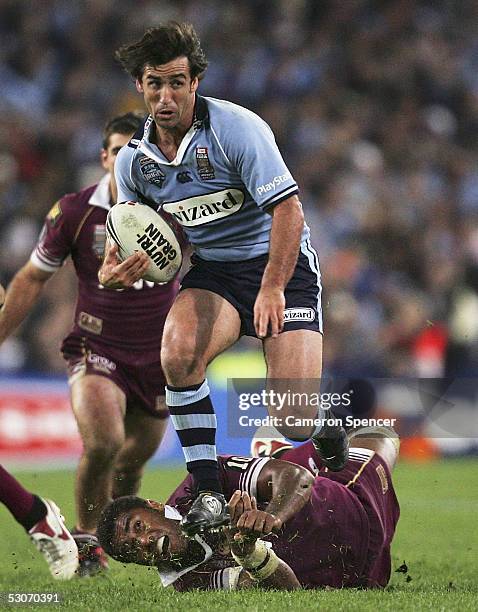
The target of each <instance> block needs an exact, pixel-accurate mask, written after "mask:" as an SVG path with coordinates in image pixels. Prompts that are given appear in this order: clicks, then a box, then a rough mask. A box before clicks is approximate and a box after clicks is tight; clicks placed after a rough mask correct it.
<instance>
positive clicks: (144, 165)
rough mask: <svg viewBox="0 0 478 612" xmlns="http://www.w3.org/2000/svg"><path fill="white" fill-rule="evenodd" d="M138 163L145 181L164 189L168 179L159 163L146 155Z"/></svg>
mask: <svg viewBox="0 0 478 612" xmlns="http://www.w3.org/2000/svg"><path fill="white" fill-rule="evenodd" d="M138 161H139V167H140V169H141V174H142V175H143V176H144V178H145V180H146V181H148V183H153V185H156V186H158V187H162V186H163V183H164V181H165V179H166V175H165V174H164V172H163V171H162V170H161V168H160V167H159V164H158V162H156V161H154V159H151V158H150V157H146V155H144V156H143V157H140V158H139V160H138Z"/></svg>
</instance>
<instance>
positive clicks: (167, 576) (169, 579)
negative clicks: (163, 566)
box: [159, 505, 212, 587]
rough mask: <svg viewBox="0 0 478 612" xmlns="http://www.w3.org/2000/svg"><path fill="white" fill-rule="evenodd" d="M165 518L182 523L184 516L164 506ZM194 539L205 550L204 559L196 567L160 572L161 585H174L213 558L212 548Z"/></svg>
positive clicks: (197, 538)
mask: <svg viewBox="0 0 478 612" xmlns="http://www.w3.org/2000/svg"><path fill="white" fill-rule="evenodd" d="M164 516H165V517H166V518H168V519H172V520H173V521H180V520H181V519H182V516H181V515H180V514H179V512H178V511H177V510H176V508H173V507H172V506H168V505H166V506H164ZM194 539H195V540H196V542H197V543H198V544H200V545H201V546H202V548H203V550H204V559H203V560H202V561H199V563H196V564H195V565H190V566H189V567H185V568H184V569H182V570H181V571H179V572H176V571H174V570H159V577H160V578H161V584H162V585H163V587H167V586H169V585H170V584H173V582H175V581H176V580H177V579H178V578H179V577H180V576H183V575H184V574H187V573H188V572H190V571H191V570H193V569H195V568H196V567H198V566H199V565H202V564H203V563H204V562H205V561H207V560H208V559H210V558H211V556H212V548H211V547H210V546H209V545H208V544H207V543H206V542H205V541H204V540H203V539H202V538H200V537H199V536H198V535H196V536H194Z"/></svg>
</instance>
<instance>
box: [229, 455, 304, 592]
mask: <svg viewBox="0 0 478 612" xmlns="http://www.w3.org/2000/svg"><path fill="white" fill-rule="evenodd" d="M313 482H314V477H313V476H312V475H311V474H310V472H309V471H308V470H306V469H305V468H303V467H301V466H298V465H295V464H293V463H288V462H287V461H279V460H274V459H272V460H270V461H268V462H267V463H266V464H265V466H264V467H263V468H262V470H261V473H260V474H259V478H258V480H257V496H258V501H259V503H260V504H267V505H266V507H265V510H259V509H258V507H257V502H256V500H255V499H254V498H252V499H251V497H250V496H249V494H248V493H247V492H242V493H241V491H235V492H234V493H233V495H232V497H231V499H230V501H229V508H230V511H231V524H232V525H233V526H234V527H235V528H236V530H237V531H236V533H235V535H234V536H233V537H232V538H231V540H230V545H231V552H232V553H233V555H234V558H235V559H236V561H237V562H238V563H240V565H242V567H243V568H244V571H243V572H241V574H240V576H239V581H238V587H242V588H247V586H251V585H254V584H255V585H258V584H260V586H261V587H265V588H275V589H288V590H290V589H297V588H300V583H299V581H298V580H297V577H296V576H295V574H294V571H293V570H292V568H291V567H290V566H289V565H287V563H285V562H284V561H283V560H282V559H280V558H279V557H277V555H276V554H275V552H274V551H273V550H272V549H268V548H267V547H266V545H265V543H264V542H262V541H261V540H257V538H258V537H260V536H263V535H268V534H270V533H272V532H277V531H279V529H280V528H281V527H282V525H283V524H284V523H285V522H286V521H287V520H289V519H290V518H292V517H293V516H294V515H295V514H297V513H298V512H299V511H300V510H301V509H302V508H303V507H304V505H305V504H306V503H307V502H308V501H309V499H310V495H311V492H312V484H313Z"/></svg>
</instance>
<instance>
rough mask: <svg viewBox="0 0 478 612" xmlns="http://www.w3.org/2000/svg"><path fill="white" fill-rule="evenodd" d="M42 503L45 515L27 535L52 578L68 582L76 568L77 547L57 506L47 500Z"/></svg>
mask: <svg viewBox="0 0 478 612" xmlns="http://www.w3.org/2000/svg"><path fill="white" fill-rule="evenodd" d="M42 501H43V503H44V504H45V506H46V507H47V514H46V516H45V518H43V519H42V520H41V521H39V522H38V523H37V524H36V525H34V526H33V527H32V528H31V529H30V530H29V532H28V533H29V535H30V538H31V540H32V541H33V543H34V544H35V546H36V547H37V548H38V550H39V551H40V552H41V554H42V555H43V557H44V558H45V561H46V562H47V563H48V567H49V568H50V572H51V575H52V576H53V578H55V580H70V578H73V576H74V575H75V572H76V570H77V568H78V562H79V561H78V547H77V545H76V542H75V540H74V539H73V537H72V535H71V533H70V532H69V531H68V529H67V528H66V527H65V523H64V518H63V516H62V515H61V512H60V509H59V508H58V506H57V505H56V504H55V503H54V502H52V501H51V500H49V499H43V498H42Z"/></svg>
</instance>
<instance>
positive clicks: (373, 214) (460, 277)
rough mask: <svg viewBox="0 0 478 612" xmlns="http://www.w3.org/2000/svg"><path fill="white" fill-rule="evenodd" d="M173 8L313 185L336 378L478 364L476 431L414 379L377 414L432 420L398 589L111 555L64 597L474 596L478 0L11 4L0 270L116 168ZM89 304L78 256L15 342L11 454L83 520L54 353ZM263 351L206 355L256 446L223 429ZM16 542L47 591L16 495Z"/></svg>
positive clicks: (428, 372) (310, 194) (409, 472)
mask: <svg viewBox="0 0 478 612" xmlns="http://www.w3.org/2000/svg"><path fill="white" fill-rule="evenodd" d="M170 18H173V19H178V20H183V19H187V20H190V21H192V22H193V23H194V24H195V26H196V28H197V29H198V31H199V33H200V35H201V38H202V42H203V46H204V49H205V51H206V53H207V56H208V58H209V61H210V66H209V69H208V72H207V75H206V78H205V79H204V81H203V83H202V84H201V91H202V93H203V94H206V95H208V94H209V95H212V96H215V97H225V98H228V99H230V100H233V101H235V102H238V103H239V104H243V105H245V106H247V107H249V108H251V109H253V110H256V111H257V112H258V113H259V114H260V115H262V116H263V117H264V118H265V119H266V120H267V121H268V122H269V123H270V124H271V126H272V128H273V130H274V132H275V134H276V137H277V140H278V142H279V145H280V147H281V149H282V151H283V153H284V157H285V159H286V161H287V163H288V165H289V166H290V168H291V170H292V172H293V174H294V176H295V177H296V179H297V181H298V183H299V184H300V187H301V200H302V202H303V205H304V208H305V211H306V215H307V218H308V221H309V225H310V226H311V229H312V234H313V240H314V243H315V246H316V248H317V249H318V251H319V253H320V257H321V267H322V274H323V279H324V285H325V288H326V289H325V293H324V315H325V323H326V332H327V335H326V343H325V363H326V371H327V373H331V374H334V375H336V376H340V377H346V378H357V377H361V376H369V377H379V378H381V379H387V380H388V381H391V382H392V384H391V390H392V391H396V389H394V388H393V381H398V380H399V379H400V378H401V377H447V378H448V379H450V378H452V377H463V378H464V379H465V378H467V379H468V380H470V381H471V383H472V384H471V390H470V391H469V392H468V397H467V398H458V399H457V400H456V401H455V402H454V403H452V408H453V409H452V410H449V411H448V412H449V414H448V416H449V417H451V419H452V420H454V419H455V420H456V418H458V416H459V418H460V419H461V421H462V423H464V425H465V427H467V435H466V436H456V435H453V436H451V437H450V436H449V435H448V436H447V433H446V430H445V431H443V430H441V432H440V435H439V436H438V435H437V436H436V437H435V438H434V439H433V438H432V439H428V441H427V439H426V438H427V434H428V435H430V432H429V431H428V432H427V431H426V428H423V427H422V425H421V424H420V420H421V417H420V409H419V407H418V406H419V401H418V399H419V398H417V396H416V395H415V396H414V397H412V398H411V399H410V397H408V400H407V401H405V399H406V397H407V396H406V394H404V393H403V392H402V391H400V389H399V392H398V393H397V392H394V393H390V394H389V395H388V396H387V397H388V402H386V403H387V405H386V406H381V407H380V408H381V409H383V410H385V409H388V410H389V411H391V412H392V413H393V414H397V415H398V416H399V418H400V425H401V426H403V429H404V432H405V433H406V432H407V427H406V425H407V421H408V422H409V423H412V424H413V425H414V426H413V427H412V428H411V430H409V431H413V432H415V431H416V430H417V427H416V426H417V424H418V430H420V427H422V429H421V435H419V436H418V437H412V438H410V437H407V436H405V438H406V444H405V445H404V446H403V449H404V455H405V456H407V455H408V458H413V459H415V460H416V459H422V462H421V463H420V464H417V463H416V462H415V463H410V462H408V461H402V462H401V463H400V465H399V466H398V468H397V470H396V475H395V481H396V488H397V491H398V495H399V498H400V503H401V507H402V517H401V520H400V523H399V529H398V533H397V537H396V540H395V542H394V546H393V549H392V552H393V569H394V570H395V571H394V572H393V574H392V584H391V586H390V588H389V589H387V592H386V593H367V592H352V593H341V592H330V591H326V592H323V593H299V594H293V595H292V594H291V595H289V594H285V593H276V594H274V593H270V594H268V595H267V600H265V599H264V598H263V596H262V595H261V594H260V593H259V594H254V593H252V594H247V595H245V594H241V593H237V594H229V593H224V594H214V595H212V594H207V593H206V594H203V596H201V594H191V595H190V596H189V595H184V596H183V597H182V598H181V600H180V601H179V600H178V598H177V596H176V595H175V594H174V593H171V592H170V591H166V592H162V591H159V590H158V581H157V576H155V575H151V574H150V573H148V572H145V571H144V569H143V568H131V567H128V568H123V567H122V566H121V565H119V564H114V563H113V564H112V565H113V566H114V570H115V571H112V572H110V573H109V575H108V577H107V579H105V580H97V581H95V582H94V583H93V582H88V581H86V582H85V581H75V583H74V584H73V583H68V584H66V585H56V584H55V585H54V586H55V590H59V591H60V593H63V596H64V598H65V600H66V602H67V604H68V609H69V610H83V609H90V610H92V609H105V610H106V609H117V608H118V607H122V608H124V609H125V610H126V609H128V610H129V609H131V610H144V609H147V610H150V609H154V608H157V606H158V601H160V602H161V606H162V609H164V610H168V609H178V606H179V608H180V609H186V608H187V609H190V610H196V609H200V608H201V609H204V607H207V608H208V609H209V610H224V609H230V610H236V609H237V610H238V611H239V610H244V609H248V608H250V609H254V610H265V609H267V610H270V609H273V608H274V609H277V610H282V609H294V610H296V609H297V608H299V607H302V608H304V609H312V608H314V609H317V607H319V606H320V607H321V608H322V609H324V610H332V609H333V610H341V609H357V610H360V611H362V610H363V611H365V610H376V609H377V608H378V607H380V609H381V610H397V609H402V610H418V609H427V610H431V609H448V610H450V609H453V610H455V609H456V610H475V609H476V548H477V546H478V542H477V532H476V528H475V527H474V525H475V524H476V510H477V508H478V499H477V492H476V481H477V479H476V474H477V463H476V458H447V459H446V460H445V459H442V458H439V455H443V454H445V455H455V454H460V455H461V454H474V453H476V450H477V445H476V438H478V433H477V431H476V427H477V423H478V411H477V410H476V405H475V404H476V397H475V395H476V391H475V389H474V387H475V386H476V385H474V380H475V376H476V370H477V368H478V163H477V161H478V159H477V158H478V150H477V146H478V145H477V143H478V140H477V138H476V136H477V132H478V70H477V69H478V34H477V32H478V27H477V26H478V5H477V3H476V2H474V1H473V0H461V1H460V2H455V1H454V0H430V1H428V2H426V1H420V0H389V1H387V0H346V1H342V0H321V1H320V2H319V1H315V0H276V1H270V2H268V1H265V0H241V1H240V2H238V1H232V0H202V1H201V2H196V1H194V0H176V1H174V2H173V1H171V2H167V1H158V0H79V1H77V2H71V1H70V0H42V1H41V2H38V1H37V0H0V84H1V85H0V244H1V245H2V248H1V249H0V281H1V282H2V283H3V284H4V285H6V284H8V282H9V280H10V279H11V277H12V275H13V274H14V273H15V271H16V270H17V269H18V268H19V267H20V266H21V265H22V264H23V263H24V262H25V261H26V260H27V258H28V256H29V253H30V251H31V249H32V245H33V244H34V241H35V239H36V236H37V234H38V232H39V230H40V227H41V224H42V219H43V217H44V215H45V213H46V212H47V211H48V210H49V208H50V207H51V205H52V204H53V203H54V202H55V201H56V200H57V199H58V197H59V196H60V195H62V194H63V193H64V192H68V191H75V190H78V189H80V188H82V187H83V186H85V185H87V184H90V183H92V182H93V181H94V180H96V178H98V177H99V176H100V174H101V171H100V168H99V164H98V152H99V148H100V146H101V139H100V133H101V129H102V127H103V125H104V123H105V121H106V119H107V118H109V117H111V116H113V115H115V114H117V113H121V112H125V111H127V110H130V109H136V108H138V107H140V106H141V105H140V99H139V98H138V97H137V96H136V95H135V93H134V89H133V87H132V86H131V83H129V82H128V78H127V77H126V75H124V74H123V73H122V72H121V70H120V69H119V67H118V66H117V65H116V64H115V63H114V61H113V58H112V55H113V51H114V50H115V49H116V48H117V47H118V46H119V45H120V44H122V43H124V42H128V41H131V40H134V39H135V38H136V37H138V36H139V35H141V33H142V32H143V30H144V28H145V26H146V25H153V24H154V23H155V22H157V21H159V20H166V19H170ZM74 299H75V279H74V275H73V273H72V270H71V267H70V266H69V265H66V266H65V267H64V269H63V270H62V271H61V272H60V273H59V274H57V275H56V276H55V277H54V278H53V279H52V280H51V281H50V282H49V284H48V286H47V291H46V292H45V293H44V295H43V297H42V298H41V300H40V302H39V304H38V307H37V308H36V309H35V311H34V312H33V313H32V316H31V317H30V318H29V319H28V321H26V322H25V324H24V325H23V326H22V327H21V328H20V329H19V331H18V332H17V333H16V334H15V335H14V336H13V337H12V338H10V339H9V340H8V341H7V342H5V344H4V345H3V346H2V347H0V462H1V463H4V464H5V465H7V466H9V467H13V468H14V469H15V473H17V469H19V468H22V470H21V471H20V472H19V477H20V479H21V480H22V482H23V483H24V484H25V486H28V487H30V488H31V489H32V490H35V491H38V492H39V493H40V494H43V495H47V496H51V497H52V498H54V499H56V500H57V501H58V502H59V503H60V505H61V507H62V509H63V511H64V512H65V515H66V516H67V519H68V524H73V520H74V519H73V517H74V508H73V483H74V478H73V472H72V467H73V466H74V464H75V463H76V460H77V457H78V453H79V451H80V443H79V440H78V437H77V434H76V427H75V423H74V420H73V417H72V415H71V412H70V409H69V405H68V397H67V387H66V380H65V375H64V368H63V362H62V359H61V357H60V355H59V350H58V349H59V344H60V341H61V338H62V337H63V336H64V335H65V333H66V331H67V330H68V329H69V326H70V323H71V316H72V312H73V303H74ZM260 364H261V354H260V351H259V347H258V343H257V342H253V341H245V342H241V343H240V344H239V345H238V347H237V348H236V349H235V350H233V351H230V352H229V353H228V354H227V355H226V356H224V358H223V359H222V361H219V360H217V361H216V362H215V363H214V364H213V366H212V367H211V369H210V372H209V378H210V381H211V382H212V385H213V392H214V396H215V400H216V401H217V403H218V413H220V414H221V415H222V417H223V418H220V419H219V421H220V434H219V437H218V447H219V450H221V451H229V452H231V451H232V452H247V447H248V443H247V440H246V439H240V438H231V437H228V436H227V432H226V420H225V415H224V412H225V405H224V404H225V402H224V398H225V389H224V379H225V378H227V377H233V376H236V377H242V376H244V377H251V376H261V375H262V374H263V369H262V366H261V365H260ZM389 390H390V388H389ZM412 395H413V394H412ZM457 415H458V416H457ZM429 425H430V424H429ZM473 428H475V429H473ZM432 429H433V428H432ZM434 431H435V433H436V432H437V430H436V428H435V430H434ZM450 431H453V428H449V429H448V432H450ZM424 460H427V461H424ZM171 462H173V463H174V462H180V463H181V454H180V450H179V448H178V446H177V443H176V441H175V435H174V432H172V433H171V432H170V434H169V436H168V439H167V440H166V444H165V445H164V448H163V450H162V451H161V453H160V455H159V456H158V457H157V467H158V469H155V470H150V471H148V472H147V474H146V476H145V481H144V486H143V489H142V492H143V494H144V495H145V496H151V497H159V498H164V497H165V496H166V495H167V493H168V491H169V490H171V487H172V486H173V485H174V484H175V483H176V482H177V481H178V479H179V478H180V477H181V472H180V471H178V470H177V469H174V468H173V467H169V466H170V464H171ZM32 467H33V468H34V469H32ZM52 467H54V468H55V471H51V470H48V469H47V468H52ZM473 483H474V484H475V486H473ZM2 512H3V514H2ZM0 539H1V541H2V544H3V551H4V554H3V555H2V558H1V559H0V590H6V589H14V590H17V591H25V590H31V591H45V590H50V591H51V590H52V585H51V582H50V580H49V576H48V574H47V572H46V568H45V566H44V562H43V560H42V559H40V558H39V557H38V555H36V554H35V552H34V551H33V550H32V549H31V546H30V543H29V542H28V540H27V539H26V538H25V537H24V535H23V534H22V532H21V529H20V528H19V527H18V525H16V524H15V523H14V522H13V521H12V520H11V517H10V516H9V515H8V513H7V512H6V511H5V510H4V509H3V508H0ZM474 568H475V569H474ZM136 570H137V571H136Z"/></svg>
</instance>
